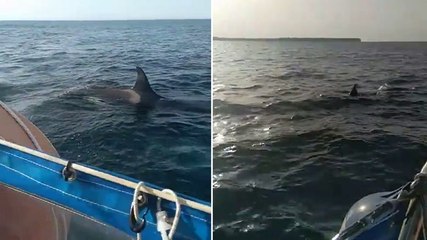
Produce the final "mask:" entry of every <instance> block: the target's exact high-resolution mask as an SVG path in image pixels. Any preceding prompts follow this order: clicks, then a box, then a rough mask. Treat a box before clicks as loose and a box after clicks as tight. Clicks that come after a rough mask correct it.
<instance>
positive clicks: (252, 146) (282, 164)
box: [213, 41, 427, 240]
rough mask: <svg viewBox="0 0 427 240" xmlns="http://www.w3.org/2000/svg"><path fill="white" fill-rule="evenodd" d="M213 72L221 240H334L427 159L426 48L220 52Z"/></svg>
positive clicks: (340, 45) (359, 45) (241, 44)
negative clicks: (359, 210)
mask: <svg viewBox="0 0 427 240" xmlns="http://www.w3.org/2000/svg"><path fill="white" fill-rule="evenodd" d="M213 62H214V64H213V69H214V72H213V76H214V80H213V81H214V82H213V99H214V100H213V105H214V109H213V111H214V117H213V134H214V136H213V146H214V149H213V151H214V153H213V155H214V162H213V166H214V176H213V177H214V192H213V194H214V198H213V199H214V230H215V231H214V236H215V239H234V240H239V239H242V240H243V239H244V240H249V239H289V240H293V239H295V240H299V239H301V240H302V239H305V240H307V239H310V240H311V239H313V240H323V239H330V238H331V237H332V236H333V235H334V234H335V233H337V231H338V230H339V228H340V225H341V221H342V220H343V218H344V216H345V214H346V212H347V210H348V209H349V208H350V207H351V205H352V204H353V203H354V202H355V201H357V200H359V199H360V198H361V197H363V196H365V195H367V194H369V193H373V192H379V191H386V190H393V189H395V188H397V187H399V186H401V185H403V184H405V183H406V182H408V181H410V180H411V179H413V176H414V175H415V174H416V173H417V172H418V171H419V170H420V169H421V167H422V165H423V164H424V162H425V161H426V160H427V111H426V110H427V43H384V42H381V43H373V42H318V41H317V42H316V41H312V42H310V41H306V42H304V41H298V42H295V41H294V42H293V41H214V43H213ZM356 83H357V84H358V85H359V89H358V90H359V93H360V96H359V97H350V96H349V95H348V93H349V92H350V90H351V88H352V86H353V84H356Z"/></svg>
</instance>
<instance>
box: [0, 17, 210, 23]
mask: <svg viewBox="0 0 427 240" xmlns="http://www.w3.org/2000/svg"><path fill="white" fill-rule="evenodd" d="M170 20H176V21H185V20H212V19H211V18H147V19H138V18H135V19H0V22H55V21H57V22H103V21H170Z"/></svg>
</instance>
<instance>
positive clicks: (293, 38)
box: [212, 36, 427, 43]
mask: <svg viewBox="0 0 427 240" xmlns="http://www.w3.org/2000/svg"><path fill="white" fill-rule="evenodd" d="M212 40H214V41H215V40H216V41H227V40H229V41H239V40H240V41H245V40H248V41H263V40H267V41H274V40H276V41H280V40H290V41H292V40H319V41H322V40H326V41H327V40H335V41H340V40H342V41H353V42H354V41H358V42H395V43H402V42H410V43H425V42H427V39H426V40H364V39H362V38H360V37H218V36H212Z"/></svg>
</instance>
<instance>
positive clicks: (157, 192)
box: [0, 139, 212, 214]
mask: <svg viewBox="0 0 427 240" xmlns="http://www.w3.org/2000/svg"><path fill="white" fill-rule="evenodd" d="M0 145H4V146H6V147H9V148H13V149H16V150H18V151H21V152H24V153H28V154H31V155H34V156H37V157H40V158H43V159H45V160H47V161H51V162H54V163H57V164H61V165H63V166H64V167H65V166H66V165H67V163H68V161H66V160H64V159H61V158H57V157H54V156H51V155H48V154H45V153H42V152H39V151H36V150H33V149H30V148H27V147H23V146H20V145H17V144H15V143H11V142H8V141H5V140H3V139H0ZM72 168H73V169H75V170H78V171H80V172H84V173H87V174H90V175H92V176H95V177H98V178H101V179H104V180H107V181H110V182H114V183H117V184H120V185H123V186H126V187H129V188H131V189H135V188H136V187H137V185H138V183H134V182H131V181H129V180H126V179H123V178H119V177H116V176H113V175H111V174H108V173H104V172H101V171H98V170H95V169H92V168H89V167H85V166H82V165H79V164H78V163H73V164H72ZM139 191H141V192H145V193H147V194H150V195H154V196H156V197H160V198H162V199H166V200H168V201H171V202H175V201H176V199H175V197H174V196H172V195H171V194H169V193H167V192H162V191H160V190H157V189H154V188H151V187H148V186H146V185H145V184H142V185H140V188H139ZM178 201H179V203H180V204H181V205H185V206H188V207H190V208H193V209H196V210H199V211H202V212H205V213H209V214H212V208H211V206H208V205H204V204H201V203H198V202H195V201H191V200H188V199H185V198H182V197H178Z"/></svg>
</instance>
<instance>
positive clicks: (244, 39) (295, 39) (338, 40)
mask: <svg viewBox="0 0 427 240" xmlns="http://www.w3.org/2000/svg"><path fill="white" fill-rule="evenodd" d="M213 40H218V41H317V42H343V41H344V42H361V41H362V39H360V38H293V37H286V38H227V37H213Z"/></svg>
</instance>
